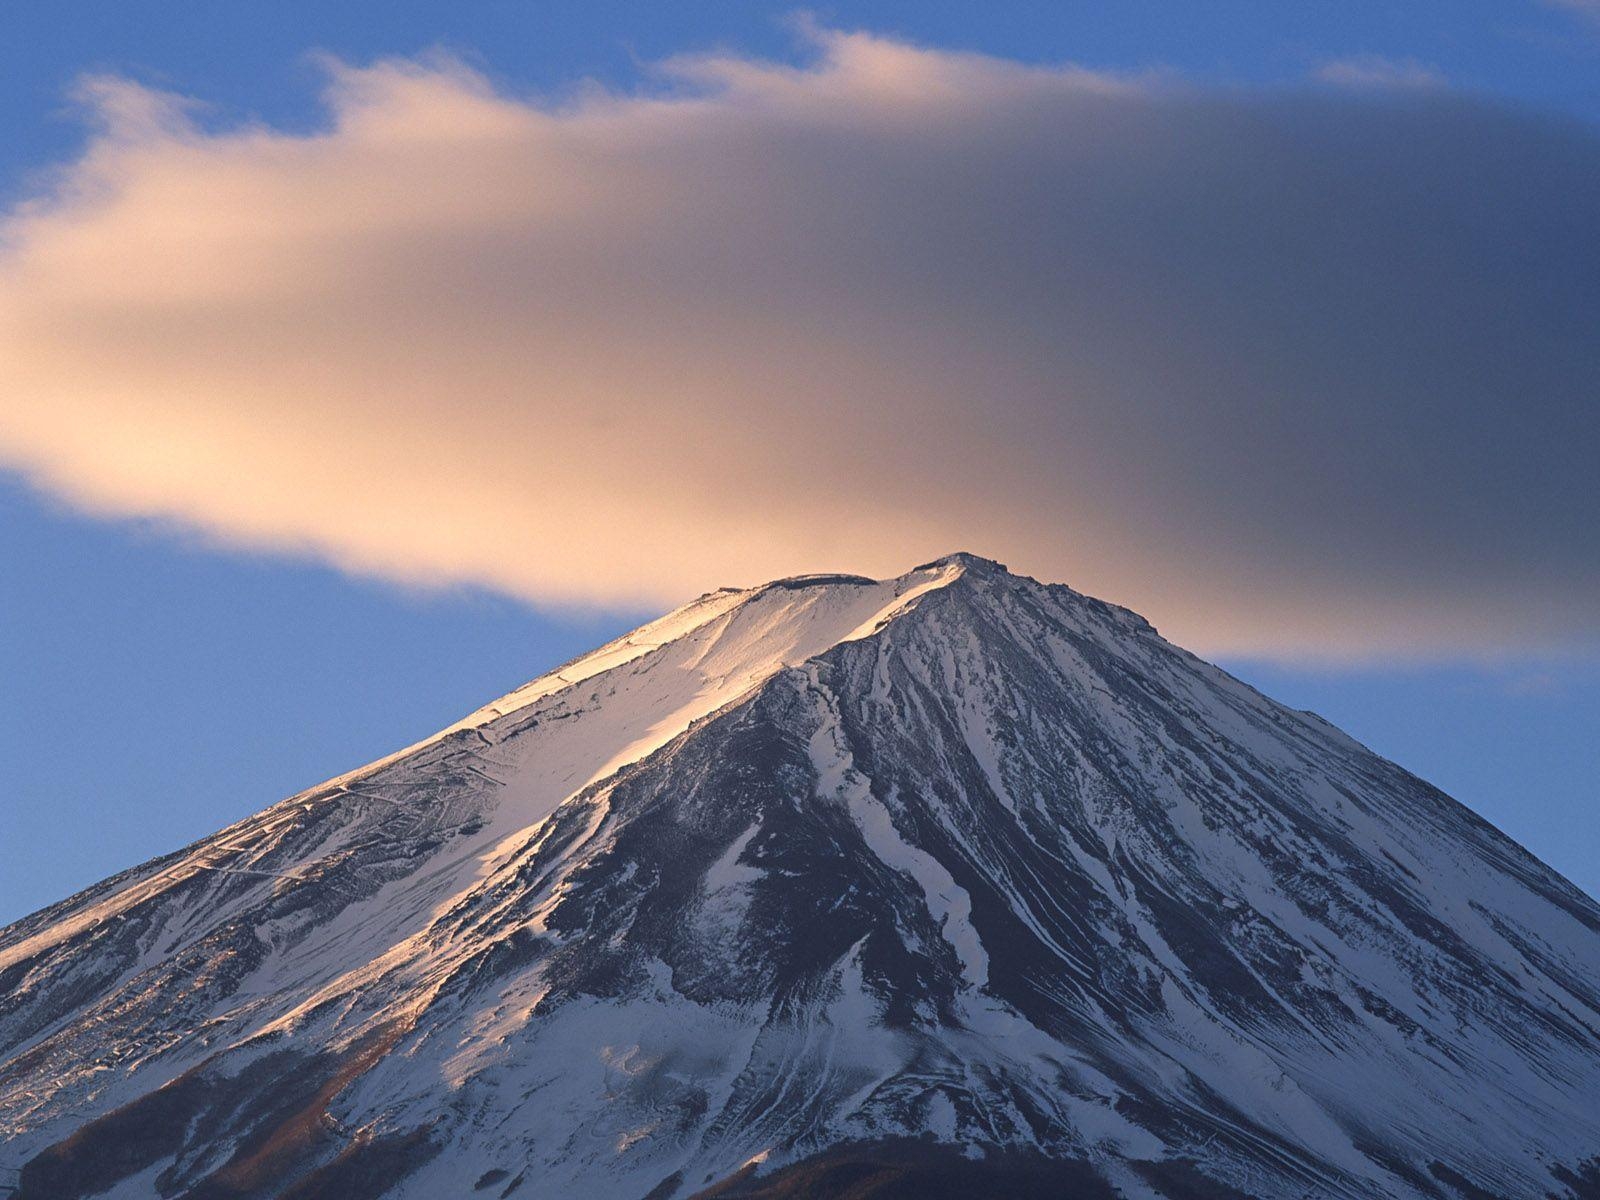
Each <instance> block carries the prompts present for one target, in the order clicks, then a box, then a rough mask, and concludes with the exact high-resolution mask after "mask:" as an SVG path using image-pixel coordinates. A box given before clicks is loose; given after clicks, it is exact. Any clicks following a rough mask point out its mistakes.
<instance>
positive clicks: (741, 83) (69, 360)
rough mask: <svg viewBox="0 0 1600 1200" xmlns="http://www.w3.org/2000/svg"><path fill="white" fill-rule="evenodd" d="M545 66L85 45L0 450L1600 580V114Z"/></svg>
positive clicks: (1251, 637)
mask: <svg viewBox="0 0 1600 1200" xmlns="http://www.w3.org/2000/svg"><path fill="white" fill-rule="evenodd" d="M816 36H817V38H818V46H817V53H816V58H815V60H814V61H813V62H812V63H810V64H809V65H807V66H803V67H794V66H790V65H779V64H773V63H768V62H762V61H757V60H751V59H745V58H736V57H728V56H709V57H699V58H691V59H683V60H679V61H676V62H674V63H672V64H670V66H669V67H668V68H667V69H668V71H669V72H670V73H671V77H670V78H669V79H667V80H666V81H664V84H663V86H662V87H661V88H660V89H657V90H652V91H648V92H645V93H641V94H636V95H623V94H613V93H604V92H600V93H594V92H590V93H586V94H584V95H583V97H582V98H581V99H580V100H578V101H576V102H573V103H570V104H567V105H564V106H561V107H549V106H546V105H543V104H541V103H539V102H536V101H530V100H527V99H524V98H518V97H513V96H507V95H503V94H499V93H497V92H496V91H495V90H494V89H493V88H492V87H491V86H490V85H489V84H488V83H486V82H485V81H484V80H483V79H481V78H479V77H478V76H477V75H475V74H473V73H472V72H471V71H469V70H467V69H465V68H463V67H461V66H459V65H455V64H451V63H449V62H441V61H434V62H428V63H418V62H412V61H393V62H382V63H378V64H375V65H372V66H367V67H353V66H348V65H342V64H333V65H332V66H331V68H330V70H331V78H330V83H329V88H328V98H327V102H328V122H327V126H326V128H325V129H324V130H322V131H321V132H319V133H317V134H315V135H311V136H303V135H291V134H287V133H281V132H278V131H274V130H272V129H269V128H260V127H249V128H244V129H239V130H235V131H231V132H227V131H225V132H215V131H208V130H206V129H202V128H200V127H198V126H196V125H193V124H190V123H188V121H187V120H186V118H185V115H184V113H185V106H184V105H183V104H181V103H175V102H169V101H168V100H167V99H164V98H162V97H160V96H157V95H153V94H151V93H150V92H148V91H145V90H143V89H140V88H137V87H136V86H135V85H132V84H128V83H125V82H105V83H101V84H98V85H96V86H95V87H94V88H93V89H91V98H92V99H93V100H94V101H95V102H96V103H97V104H98V105H99V114H100V119H101V120H102V121H103V122H104V125H105V128H104V131H103V132H102V133H101V134H100V135H99V136H98V137H97V138H96V139H95V140H94V141H93V142H92V144H91V145H90V147H89V149H88V151H87V153H86V154H85V155H84V156H83V158H82V159H81V160H80V161H79V162H77V163H76V164H75V165H73V166H72V167H71V169H70V170H67V171H66V172H65V173H64V174H63V175H62V176H61V177H60V179H59V181H58V184H57V186H56V187H55V188H54V190H52V191H51V192H50V193H48V194H45V195H41V196H39V197H37V198H36V199H35V200H33V201H31V202H30V203H28V204H27V205H25V206H23V207H22V208H20V209H18V210H16V211H14V212H13V213H12V214H11V215H10V217H9V219H8V220H7V221H6V222H5V224H4V228H3V231H0V236H3V239H4V243H5V245H6V247H7V251H6V255H5V258H4V261H3V263H0V396H3V397H4V399H3V401H0V462H4V463H9V464H11V465H13V466H14V467H17V468H20V469H22V470H24V471H25V472H26V473H27V474H28V475H29V476H30V477H31V478H32V479H33V480H35V481H36V482H37V483H38V484H39V485H40V486H42V487H46V488H49V489H51V490H53V491H54V492H56V493H58V494H60V495H63V496H67V497H70V498H71V499H72V500H73V501H74V502H76V503H78V504H80V505H82V506H84V507H86V508H89V509H92V510H94V511H98V512H102V513H107V514H147V515H158V516H168V517H172V518H176V519H178V520H181V521H183V522H186V523H189V524H191V525H193V526H195V527H197V528H201V529H204V530H207V531H209V532H210V533H211V534H212V535H213V536H215V537H217V538H220V539H223V540H225V541H227V542H229V543H231V544H236V545H244V546H252V547H261V548H269V549H275V550H289V551H294V552H303V553H310V554H315V555H319V556H322V557H324V558H327V559H329V560H331V561H333V562H336V563H339V564H341V565H343V566H344V567H346V568H348V569H351V570H355V571H362V572H372V573H377V574H381V575H386V576H390V577H393V578H398V579H405V580H414V581H422V582H452V581H470V582H473V583H479V584H486V585H489V586H492V587H496V588H499V589H502V590H504V591H506V592H508V593H512V594H515V595H519V596H524V597H528V598H530V599H533V600H536V601H545V602H585V603H587V602H598V603H618V602H634V601H639V600H650V601H653V602H655V601H660V602H664V601H667V600H670V599H674V598H677V597H681V596H683V595H685V594H688V593H692V592H694V591H697V590H700V589H702V588H705V587H707V586H712V585H716V584H721V583H730V582H741V581H752V580H756V579H760V578H764V577H768V576H772V575H775V574H782V573H789V572H793V571H799V570H808V569H824V568H841V569H854V570H862V571H867V572H886V571H894V570H900V569H903V568H904V567H905V566H906V565H907V564H908V563H910V562H914V561H917V560H918V559H919V558H922V557H929V556H932V555H934V554H937V553H941V552H944V551H946V550H949V549H952V548H955V547H967V548H972V549H978V550H981V551H984V552H988V553H992V554H995V555H997V556H1000V557H1003V558H1005V559H1007V560H1008V561H1010V562H1011V563H1012V564H1013V565H1014V566H1016V567H1018V568H1021V569H1024V570H1028V571H1030V572H1033V573H1035V574H1040V575H1046V576H1050V577H1055V578H1062V579H1066V580H1068V581H1069V582H1072V583H1074V584H1076V585H1078V586H1080V587H1083V588H1085V589H1088V590H1092V591H1095V592H1098V593H1101V594H1104V595H1108V596H1111V597H1113V598H1116V599H1120V600H1122V601H1124V602H1127V603H1131V604H1133V605H1135V606H1137V607H1139V608H1140V609H1142V610H1143V611H1146V612H1148V613H1149V614H1151V615H1152V617H1154V618H1155V619H1156V620H1157V621H1158V623H1160V624H1161V625H1162V626H1163V628H1164V629H1165V630H1166V631H1167V632H1169V633H1172V634H1174V635H1176V636H1179V637H1181V638H1184V639H1186V640H1189V641H1190V642H1192V643H1195V644H1198V645H1201V646H1204V647H1207V648H1211V649H1229V648H1231V649H1241V650H1243V649H1250V650H1271V651H1296V652H1301V653H1305V652H1314V653H1361V652H1367V651H1372V650H1374V649H1393V648H1396V647H1405V648H1412V649H1422V650H1426V649H1429V648H1459V647H1463V646H1470V647H1497V646H1506V645H1512V644H1522V643H1543V644H1550V643H1560V642H1562V641H1563V640H1570V639H1574V638H1583V637H1591V636H1593V635H1594V634H1595V633H1596V631H1597V629H1600V599H1597V598H1600V537H1597V531H1600V489H1596V488H1595V487H1594V463H1595V462H1596V461H1597V460H1600V445H1597V432H1596V425H1597V422H1596V416H1595V396H1596V395H1597V394H1600V339H1597V338H1596V337H1595V336H1594V331H1595V328H1596V323H1597V320H1600V225H1597V223H1600V139H1597V137H1596V134H1595V131H1594V130H1593V129H1591V128H1589V127H1586V126H1582V125H1579V124H1576V123H1574V122H1571V121H1567V120H1557V119H1554V118H1551V119H1545V118H1542V117H1539V116H1537V115H1532V114H1528V113H1525V112H1514V111H1505V110H1500V109H1497V108H1495V107H1493V106H1490V105H1488V104H1485V103H1483V102H1479V101H1475V100H1471V99H1466V98H1461V97H1458V96H1455V95H1453V94H1451V93H1449V92H1448V91H1438V90H1436V91H1434V92H1431V93H1430V94H1429V95H1428V96H1427V97H1426V98H1425V99H1424V98H1422V97H1420V96H1418V95H1417V94H1416V93H1415V91H1414V90H1411V89H1389V90H1387V91H1384V92H1381V93H1379V94H1377V95H1372V94H1364V95H1362V96H1359V97H1356V96H1351V95H1347V94H1346V92H1345V91H1344V90H1342V89H1311V88H1307V89H1304V90H1298V91H1296V90H1288V91H1285V90H1275V91H1260V92H1254V93H1251V92H1241V91H1238V90H1234V89H1226V90H1217V91H1208V90H1204V89H1201V88H1198V87H1189V86H1185V85H1183V84H1181V83H1176V82H1173V81H1171V80H1165V81H1156V82H1152V81H1140V80H1128V79H1122V78H1117V77H1110V76H1104V75H1098V74H1095V73H1092V72H1087V71H1084V70H1080V69H1075V68H1060V69H1046V68H1039V67H1032V66H1023V65H1020V64H1017V63H1013V62H1008V61H1004V60H1000V59H995V58H987V57H981V56H976V55H964V54H952V53H945V52H940V51H934V50H928V49H921V48H917V47H913V46H908V45H904V44H900V43H897V42H894V41H888V40H884V39H881V38H876V37H871V36H866V35H857V34H840V33H833V32H827V31H823V32H820V33H818V34H817V35H816Z"/></svg>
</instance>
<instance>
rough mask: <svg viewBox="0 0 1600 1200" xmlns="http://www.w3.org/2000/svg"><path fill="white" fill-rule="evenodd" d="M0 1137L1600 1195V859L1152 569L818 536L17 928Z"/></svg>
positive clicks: (235, 1151) (390, 1191)
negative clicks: (1156, 583) (829, 561)
mask: <svg viewBox="0 0 1600 1200" xmlns="http://www.w3.org/2000/svg"><path fill="white" fill-rule="evenodd" d="M92 735H93V727H92V723H89V724H87V725H86V727H85V728H84V729H83V730H80V731H78V734H77V735H76V736H79V737H85V738H87V737H92ZM174 749H175V750H176V749H177V748H174ZM0 1138H3V1139H4V1140H3V1143H0V1167H5V1168H8V1169H9V1173H8V1174H5V1175H0V1180H10V1181H11V1182H12V1183H13V1184H14V1185H15V1187H16V1191H17V1194H18V1195H20V1196H22V1197H25V1198H26V1200H58V1198H64V1197H82V1196H89V1195H102V1194H108V1195H113V1196H119V1197H150V1196H163V1197H185V1198H187V1200H213V1198H224V1197H227V1198H234V1197H253V1196H283V1197H292V1198H298V1200H306V1198H308V1197H326V1198H330V1200H332V1198H338V1200H349V1198H352V1197H356V1198H359V1197H376V1196H380V1195H381V1196H394V1197H411V1198H427V1200H433V1198H437V1197H458V1196H459V1197H468V1196H470V1197H478V1196H482V1197H486V1198H487V1197H513V1196H515V1197H518V1198H519V1200H524V1198H531V1197H543V1198H549V1197H584V1198H590V1197H596V1198H605V1197H619V1198H621V1197H627V1198H631V1200H637V1198H640V1197H649V1198H651V1200H665V1198H666V1197H690V1196H696V1195H700V1196H712V1195H715V1196H723V1197H786V1196H802V1195H803V1196H863V1197H864V1196H891V1195H895V1196H898V1195H916V1196H941V1195H948V1196H1051V1197H1062V1196H1070V1197H1084V1198H1094V1197H1111V1196H1118V1195H1120V1196H1126V1197H1167V1198H1169V1200H1194V1198H1198V1197H1236V1196H1248V1197H1261V1198H1273V1200H1276V1198H1280V1197H1282V1198H1290V1197H1293V1198H1296V1200H1298V1198H1301V1197H1348V1198H1351V1200H1355V1198H1379V1197H1382V1198H1407V1200H1409V1198H1418V1197H1433V1198H1439V1197H1451V1198H1468V1200H1481V1198H1483V1197H1541V1198H1542V1197H1547V1196H1555V1197H1600V906H1597V905H1596V904H1595V903H1594V902H1593V901H1592V900H1590V899H1589V898H1588V897H1586V896H1584V895H1583V894H1582V893H1580V892H1579V891H1578V890H1577V889H1575V888H1574V887H1573V886H1572V885H1570V884H1569V883H1567V882H1566V881H1565V880H1563V879H1562V878H1561V877H1560V876H1558V875H1557V874H1556V873H1555V872H1553V871H1551V870H1550V869H1549V868H1547V867H1545V866H1544V865H1543V864H1541V863H1540V862H1538V861H1537V860H1536V859H1534V858H1533V857H1532V856H1531V855H1529V854H1528V853H1526V852H1525V851H1524V850H1522V849H1521V848H1520V847H1518V846H1517V845H1515V844H1514V843H1512V842H1511V841H1509V840H1508V839H1507V838H1506V837H1504V836H1503V835H1502V834H1500V833H1499V832H1497V831H1496V830H1495V829H1493V828H1492V827H1490V826H1489V825H1487V824H1486V823H1485V822H1483V821H1482V820H1480V819H1478V818H1477V817H1475V816H1473V815H1472V814H1471V813H1470V812H1468V811H1467V810H1466V809H1465V808H1463V807H1461V806H1460V805H1459V804H1457V803H1455V802H1454V801H1452V800H1451V799H1449V798H1448V797H1447V796H1445V795H1443V794H1442V793H1440V792H1438V791H1437V790H1435V789H1434V788H1432V787H1430V786H1428V785H1427V784H1426V783H1424V782H1422V781H1421V780H1419V779H1417V778H1415V777H1413V776H1411V775H1409V774H1407V773H1406V772H1405V771H1403V770H1401V769H1400V768H1399V767H1396V766H1395V765H1393V764H1392V763H1389V762H1387V761H1385V760H1383V759H1381V758H1379V757H1378V756H1377V755H1375V754H1373V753H1371V752H1370V751H1368V750H1366V749H1365V748H1363V747H1362V746H1361V745H1359V744H1358V743H1356V742H1355V741H1353V740H1351V739H1350V738H1349V737H1347V736H1345V735H1344V734H1342V733H1340V732H1339V731H1338V730H1337V729H1335V728H1334V727H1332V726H1331V725H1329V724H1328V723H1327V722H1325V721H1323V720H1321V719H1320V718H1318V717H1316V716H1314V715H1312V714H1310V713H1304V712H1296V711H1293V710H1291V709H1288V708H1285V707H1283V706H1282V705H1279V704H1276V703H1274V702H1273V701H1271V700H1269V699H1267V698H1266V697H1264V696H1262V695H1260V694H1259V693H1257V692H1255V691H1254V690H1252V689H1251V688H1249V687H1247V686H1245V685H1244V684H1242V683H1240V682H1238V681H1237V680H1235V679H1233V678H1231V677H1230V676H1228V675H1227V674H1225V673H1224V672H1223V671H1221V670H1219V669H1217V668H1216V667H1213V666H1210V665H1208V664H1207V663H1205V662H1202V661H1201V660H1199V659H1198V658H1196V657H1194V656H1193V655H1191V654H1189V653H1187V652H1185V651H1183V650H1181V649H1179V648H1177V647H1175V646H1173V645H1171V644H1169V643H1168V642H1166V641H1164V640H1163V639H1162V638H1161V637H1160V636H1158V634H1157V633H1156V631H1155V630H1154V629H1152V628H1151V627H1150V625H1149V624H1147V623H1146V622H1145V621H1144V620H1142V619H1141V618H1140V617H1138V616H1136V615H1134V614H1133V613H1131V612H1128V611H1127V610H1125V609H1121V608H1117V607H1115V606H1113V605H1110V604H1105V603H1102V602H1100V601H1098V600H1094V599H1091V598H1089V597H1086V596H1083V595H1080V594H1078V593H1077V592H1074V591H1072V590H1071V589H1069V588H1066V587H1063V586H1059V585H1046V584H1041V583H1038V582H1036V581H1034V580H1031V579H1027V578H1023V577H1020V576H1016V575H1013V574H1010V573H1008V572H1007V571H1006V570H1005V569H1004V568H1002V567H1001V566H999V565H998V564H996V563H992V562H988V561H985V560H983V559H979V558H975V557H972V556H970V555H955V556H951V557H949V558H945V559H941V560H939V561H937V562H934V563H930V564H928V565H926V566H923V567H919V568H917V569H916V570H914V571H911V572H909V573H907V574H906V575H903V576H901V577H900V578H898V579H891V580H885V581H874V580H870V579H864V578H859V577H855V576H847V575H829V576H807V577H802V578H795V579H785V580H780V581H778V582H775V583H771V584H767V585H766V586H764V587H758V588H753V589H748V590H731V589H728V590H723V591H718V592H713V593H709V594H707V595H705V596H702V597H700V598H699V599H698V600H696V601H694V602H693V603H691V604H689V605H686V606H685V607H683V608H681V609H679V610H678V611H676V612H674V613H671V614H670V615H668V616H666V617H663V618H662V619H661V620H659V621H656V622H654V623H652V624H649V625H645V626H643V627H642V628H640V629H638V630H636V631H634V632H633V633H631V634H629V635H627V636H626V637H623V638H621V639H619V640H617V641H615V642H612V643H611V644H609V645H607V646H604V647H602V648H601V649H599V650H597V651H595V652H594V653H592V654H590V655H587V656H585V657H583V658H580V659H578V660H576V661H574V662H572V663H569V664H568V665H566V666H565V667H563V668H561V669H560V670H558V671H554V672H552V673H550V674H549V675H546V676H543V677H541V678H540V679H537V680H535V681H534V682H532V683H530V684H528V685H526V686H525V687H522V688H520V689H518V690H517V691H515V692H512V693H511V694H510V695H508V696H505V697H503V698H502V699H500V700H498V701H496V702H495V703H493V704H491V705H489V706H487V707H485V708H483V709H480V710H479V711H477V712H475V713H473V714H472V715H471V716H469V717H467V718H466V719H464V720H462V721H460V722H458V723H457V724H455V725H453V726H451V727H450V728H449V729H446V730H444V731H443V732H441V733H440V734H438V735H437V736H435V737H433V738H430V739H428V740H427V741H425V742H422V743H419V744H418V745H415V746H412V747H410V748H409V749H407V750H404V751H401V752H400V753H398V754H395V755H392V756H391V757H389V758H386V759H383V760H381V761H379V762H377V763H374V764H372V765H370V766H368V767H365V768H362V769H361V770H358V771H354V772H352V773H350V774H348V775H344V776H341V777H339V778H337V779H334V780H331V781H329V782H328V783H325V784H323V785H322V786H320V787H316V788H313V789H311V790H310V791H307V792H304V793H302V794H300V795H298V796H294V797H291V798H290V799H288V800H285V801H284V802H283V803H281V804H278V805H276V806H274V807H273V808H270V809H268V810H267V811H265V812H263V813H261V814H259V815H257V816H255V817H251V818H249V819H248V820H245V821H242V822H240V823H239V824H237V825H234V826H232V827H230V828H228V829H225V830H223V831H222V832H221V833H219V834H216V835H215V836H213V837H210V838H206V839H205V840H203V841H201V842H198V843H196V844H194V845H192V846H190V847H188V848H186V849H184V850H181V851H178V852H177V853H175V854H171V855H168V856H166V857H164V858H161V859H157V860H156V861H154V862H150V863H146V864H145V865H143V866H140V867H136V868H134V869H133V870H130V871H127V872H125V873H124V874H122V875H119V876H117V877H115V878H113V879H109V880H107V881H106V882H104V883H102V884H100V885H99V886H97V887H94V888H91V889H89V890H88V891H86V892H84V893H82V894H80V895H78V896H75V897H73V898H71V899H70V900H67V901H64V902H63V903H61V904H58V905H56V906H55V907H53V908H49V909H46V910H45V911H43V912H41V913H38V914H36V915H34V916H32V917H29V918H27V919H25V920H23V921H20V922H18V923H17V924H15V925H12V926H10V927H9V928H7V929H5V930H4V931H3V932H0Z"/></svg>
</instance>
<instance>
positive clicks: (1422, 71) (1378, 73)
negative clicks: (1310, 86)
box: [1315, 54, 1446, 88]
mask: <svg viewBox="0 0 1600 1200" xmlns="http://www.w3.org/2000/svg"><path fill="white" fill-rule="evenodd" d="M1315 77H1316V78H1317V79H1319V80H1321V81H1322V82H1323V83H1333V84H1338V85H1339V86H1341V87H1356V88H1434V87H1443V86H1444V85H1445V82H1446V80H1445V77H1444V73H1443V72H1442V71H1440V70H1439V68H1438V67H1434V66H1430V65H1429V64H1427V63H1424V62H1419V61H1418V60H1417V59H1414V58H1385V57H1384V56H1383V55H1381V54H1357V55H1355V56H1353V57H1350V58H1336V59H1333V60H1332V61H1330V62H1325V63H1323V64H1322V65H1321V66H1320V67H1318V68H1317V70H1316V72H1315Z"/></svg>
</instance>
